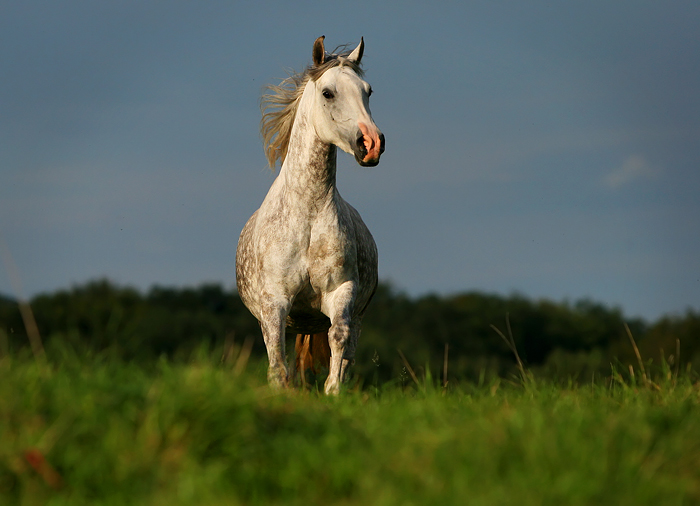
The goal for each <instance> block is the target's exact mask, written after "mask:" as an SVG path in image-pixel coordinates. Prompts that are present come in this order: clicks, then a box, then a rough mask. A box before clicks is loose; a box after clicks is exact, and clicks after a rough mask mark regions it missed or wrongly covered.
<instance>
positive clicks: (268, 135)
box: [260, 46, 364, 170]
mask: <svg viewBox="0 0 700 506" xmlns="http://www.w3.org/2000/svg"><path fill="white" fill-rule="evenodd" d="M338 50H341V51H342V52H341V53H339V54H335V53H334V54H330V55H329V54H326V59H325V62H324V63H323V64H321V65H318V66H317V65H310V66H308V67H306V68H305V69H304V70H303V71H302V72H299V73H295V74H291V75H290V76H289V77H288V78H286V79H284V80H283V81H282V82H281V83H280V84H279V85H269V86H267V87H266V88H265V89H266V90H268V91H269V93H265V94H264V95H263V96H262V98H261V100H260V110H261V111H262V113H263V115H262V119H261V120H260V133H261V135H262V138H263V147H264V149H265V156H266V157H267V162H268V164H269V165H270V168H271V169H273V170H274V168H275V164H276V163H277V160H279V161H280V165H282V163H284V158H285V157H286V156H287V147H288V146H289V137H290V135H291V133H292V125H293V124H294V117H295V116H296V113H297V106H298V105H299V99H300V98H301V95H302V94H303V93H304V88H305V87H306V83H308V82H309V80H311V81H316V80H318V79H319V78H320V77H321V76H322V75H323V74H324V73H325V72H326V71H327V70H328V69H331V68H333V67H342V66H347V67H350V68H351V69H352V70H353V71H354V72H355V73H356V74H357V75H358V76H360V77H362V76H363V75H364V72H363V71H362V69H361V68H360V65H359V64H358V63H357V62H355V61H352V60H348V59H347V56H348V55H349V54H350V51H346V50H345V47H344V46H341V47H340V48H336V49H335V51H338Z"/></svg>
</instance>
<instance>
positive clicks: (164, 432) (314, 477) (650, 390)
mask: <svg viewBox="0 0 700 506" xmlns="http://www.w3.org/2000/svg"><path fill="white" fill-rule="evenodd" d="M54 355H55V356H53V357H52V356H51V352H49V357H50V360H49V361H48V363H44V364H42V363H37V362H36V361H35V360H34V359H33V358H30V357H8V356H5V357H4V358H2V359H0V504H2V505H39V504H42V505H43V504H50V505H71V506H77V505H168V506H176V505H195V504H196V505H199V504H206V505H239V504H245V505H249V504H264V505H275V504H290V505H296V504H299V505H302V504H303V505H316V504H319V505H320V504H361V505H399V504H400V505H410V504H415V505H426V504H440V505H451V504H455V505H465V504H468V505H501V504H502V505H514V504H515V505H520V506H525V505H547V504H551V505H562V504H566V505H583V504H585V505H588V504H591V505H594V504H595V505H600V504H610V505H622V504H631V505H644V504H650V505H651V504H653V505H659V504H663V505H674V504H678V505H681V504H698V503H700V387H699V385H698V384H697V383H693V381H692V380H691V379H690V378H689V377H685V378H684V377H681V378H678V380H677V381H676V378H672V377H671V376H669V377H668V378H666V379H665V380H664V381H661V382H659V384H658V385H652V384H645V385H641V384H639V385H637V384H635V383H634V381H633V380H632V378H630V377H629V375H627V376H625V378H626V379H625V378H623V376H622V375H620V374H617V373H615V375H614V378H615V379H613V380H612V382H611V383H609V384H607V385H606V386H605V385H588V386H574V385H573V384H572V385H571V386H556V385H553V384H551V383H539V382H537V381H536V380H532V379H529V380H527V381H526V382H525V386H521V385H517V384H515V383H509V382H495V383H491V384H488V385H483V386H476V385H469V384H465V385H462V386H453V387H452V388H450V389H449V390H448V391H445V390H443V389H442V388H440V387H439V386H434V385H433V383H432V382H431V381H430V380H429V379H428V380H425V381H423V383H420V382H419V384H418V385H416V384H415V383H412V384H411V386H410V388H406V389H402V388H400V387H398V386H395V387H391V388H387V389H385V390H381V391H377V390H375V391H369V392H368V391H359V390H356V391H350V392H345V393H344V394H343V395H342V396H340V397H338V398H326V397H323V396H321V395H318V394H317V393H315V392H299V391H291V392H281V393H280V392H273V391H271V390H269V389H268V388H267V386H266V385H265V384H264V382H263V380H262V378H263V377H264V371H259V370H258V369H257V368H255V367H249V368H248V369H254V370H253V371H250V370H249V371H248V372H245V373H243V374H236V373H235V372H234V370H233V368H232V367H227V366H222V365H220V364H219V363H218V361H217V360H216V359H214V358H208V357H207V356H206V355H204V354H202V355H201V356H200V357H199V358H196V359H193V360H191V361H190V362H188V363H169V362H166V361H161V362H160V363H158V364H157V365H154V366H151V367H147V368H144V367H139V366H136V365H130V364H125V363H122V362H118V361H115V360H111V359H110V358H109V357H99V356H92V357H83V356H79V355H78V354H76V353H70V352H63V353H61V354H59V355H60V356H58V355H56V354H54ZM37 455H39V457H42V456H43V457H44V458H45V461H46V462H45V463H44V464H41V463H39V464H37V463H36V462H37ZM31 462H34V463H35V466H36V467H33V466H32V465H31ZM37 469H38V470H37Z"/></svg>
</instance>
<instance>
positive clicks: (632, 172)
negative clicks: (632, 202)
mask: <svg viewBox="0 0 700 506" xmlns="http://www.w3.org/2000/svg"><path fill="white" fill-rule="evenodd" d="M656 174H657V170H656V169H655V168H654V167H652V166H651V165H650V164H649V162H648V161H647V160H646V158H644V157H643V156H642V155H638V154H634V155H630V156H628V157H627V158H626V159H625V161H624V162H623V163H622V166H621V167H618V168H616V169H614V170H612V171H611V172H609V173H608V174H607V175H606V176H605V177H604V178H603V182H604V183H605V186H607V187H608V188H620V187H621V186H625V185H627V184H629V183H631V182H633V181H635V180H638V179H649V178H651V177H653V176H655V175H656Z"/></svg>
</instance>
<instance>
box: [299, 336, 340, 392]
mask: <svg viewBox="0 0 700 506" xmlns="http://www.w3.org/2000/svg"><path fill="white" fill-rule="evenodd" d="M294 350H295V355H296V360H295V369H296V372H298V373H299V376H300V378H301V383H302V385H303V386H306V371H307V370H309V369H310V370H311V372H312V373H313V374H317V373H319V372H321V370H322V369H324V368H326V369H328V368H329V367H330V360H331V349H330V346H329V345H328V332H321V333H317V334H297V337H296V344H295V347H294Z"/></svg>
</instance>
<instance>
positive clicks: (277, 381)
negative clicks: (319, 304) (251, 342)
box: [260, 308, 289, 388]
mask: <svg viewBox="0 0 700 506" xmlns="http://www.w3.org/2000/svg"><path fill="white" fill-rule="evenodd" d="M286 317H287V312H286V311H284V310H280V309H277V308H270V309H269V310H268V311H266V312H265V313H263V318H262V321H261V322H260V328H261V329H262V334H263V339H264V340H265V348H267V358H268V360H269V362H270V365H269V367H268V369H267V381H268V383H269V384H270V386H271V387H273V388H286V387H288V386H289V371H288V370H287V360H286V358H285V351H284V347H285V343H284V340H285V319H286Z"/></svg>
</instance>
